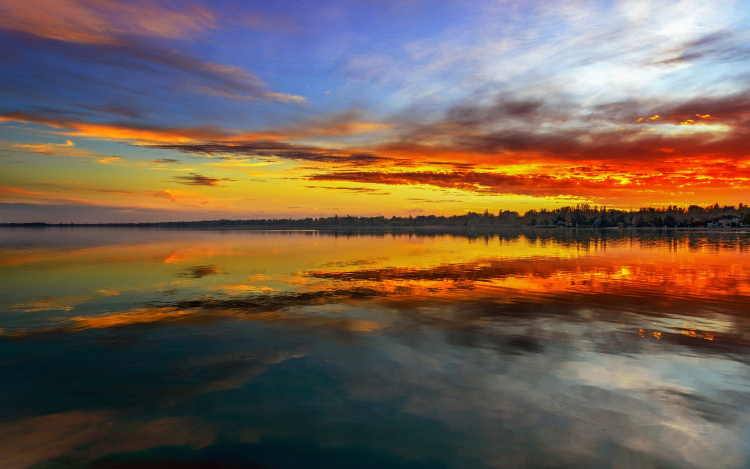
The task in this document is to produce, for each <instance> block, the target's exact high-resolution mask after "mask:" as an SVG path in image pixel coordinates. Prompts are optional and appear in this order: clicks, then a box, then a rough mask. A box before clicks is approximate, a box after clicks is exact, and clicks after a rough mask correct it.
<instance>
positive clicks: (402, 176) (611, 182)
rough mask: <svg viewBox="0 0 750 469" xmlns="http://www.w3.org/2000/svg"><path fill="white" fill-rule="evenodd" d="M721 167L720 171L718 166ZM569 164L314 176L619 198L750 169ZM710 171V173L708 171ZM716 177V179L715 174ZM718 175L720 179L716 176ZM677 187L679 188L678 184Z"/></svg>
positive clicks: (740, 178) (724, 183)
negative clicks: (612, 168)
mask: <svg viewBox="0 0 750 469" xmlns="http://www.w3.org/2000/svg"><path fill="white" fill-rule="evenodd" d="M718 171H721V170H718ZM588 172H589V169H588V168H585V167H584V168H571V169H570V170H569V171H568V174H567V175H559V176H553V175H545V174H507V173H497V172H480V171H403V172H388V171H339V172H335V171H332V172H327V173H318V174H314V175H312V176H310V177H309V178H308V180H310V181H346V182H353V183H364V184H385V185H407V186H433V187H439V188H445V189H458V190H462V191H467V192H474V193H484V194H495V195H499V194H518V195H526V196H532V197H556V196H581V197H597V198H607V197H609V198H613V199H614V198H618V197H627V196H632V195H633V191H642V192H644V193H645V192H648V191H675V190H678V191H682V192H684V191H688V190H690V189H691V188H693V189H695V188H703V187H705V186H706V184H710V185H711V187H714V188H717V189H718V188H723V189H727V188H732V187H737V185H740V186H741V185H744V184H746V183H747V182H749V181H750V168H747V169H744V170H741V171H740V172H739V173H735V174H731V175H728V176H727V178H726V179H724V180H720V181H718V182H717V181H711V182H707V181H706V179H705V176H704V173H703V172H692V173H690V172H684V171H682V172H680V171H678V170H677V169H674V170H673V174H669V175H664V174H642V175H634V174H628V175H627V177H622V176H621V177H610V176H600V175H599V174H597V173H598V171H597V170H596V169H594V168H591V172H592V173H593V174H587V173H588ZM709 174H711V173H710V172H709ZM711 179H713V178H711ZM716 179H719V178H718V177H717V178H716ZM678 188H679V189H678Z"/></svg>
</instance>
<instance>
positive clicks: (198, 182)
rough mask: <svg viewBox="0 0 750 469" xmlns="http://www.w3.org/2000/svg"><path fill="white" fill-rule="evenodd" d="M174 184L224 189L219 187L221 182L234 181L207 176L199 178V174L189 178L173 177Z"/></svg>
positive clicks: (192, 174) (191, 175) (193, 174)
mask: <svg viewBox="0 0 750 469" xmlns="http://www.w3.org/2000/svg"><path fill="white" fill-rule="evenodd" d="M173 179H174V180H175V182H178V183H180V184H185V185H188V186H209V187H224V186H220V185H219V183H220V182H221V181H234V179H229V178H223V179H217V178H210V177H207V176H201V175H200V174H195V173H191V174H190V175H189V176H175V177H174V178H173Z"/></svg>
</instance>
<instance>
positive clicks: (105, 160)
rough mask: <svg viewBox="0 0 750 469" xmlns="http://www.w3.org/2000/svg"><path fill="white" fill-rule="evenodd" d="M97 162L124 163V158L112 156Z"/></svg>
mask: <svg viewBox="0 0 750 469" xmlns="http://www.w3.org/2000/svg"><path fill="white" fill-rule="evenodd" d="M96 161H98V162H99V163H116V162H118V161H122V158H120V157H119V156H111V157H109V158H101V159H98V160H96Z"/></svg>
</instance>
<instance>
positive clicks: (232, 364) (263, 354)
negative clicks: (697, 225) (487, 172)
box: [0, 228, 750, 469]
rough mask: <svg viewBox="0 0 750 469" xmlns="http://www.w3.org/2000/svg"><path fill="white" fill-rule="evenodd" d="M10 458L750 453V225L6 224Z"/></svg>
mask: <svg viewBox="0 0 750 469" xmlns="http://www.w3.org/2000/svg"><path fill="white" fill-rule="evenodd" d="M0 266H1V268H0V292H1V293H2V295H1V296H0V312H1V314H0V467H3V468H6V469H7V468H27V467H34V468H53V467H66V468H68V467H70V468H73V467H75V468H78V467H82V468H132V467H141V468H178V467H194V468H198V467H201V468H202V467H228V468H279V469H287V468H327V469H328V468H384V467H389V468H480V469H481V468H493V467H500V468H546V467H550V468H552V467H555V468H557V467H570V468H601V467H612V468H630V467H638V468H640V467H645V468H649V467H653V468H656V467H659V468H662V467H665V468H667V467H668V468H672V467H674V468H695V467H703V468H745V467H749V466H750V366H749V365H750V235H749V234H748V233H738V232H729V231H726V232H721V231H718V232H674V231H670V232H666V231H661V232H659V231H656V230H654V231H637V230H632V231H631V230H609V231H596V230H578V231H576V230H563V229H560V230H543V229H540V230H530V229H529V230H515V231H499V232H494V233H476V232H475V233H472V232H467V233H461V232H447V233H440V232H395V233H392V232H374V233H367V232H334V231H275V232H272V231H265V232H264V231H198V230H195V231H190V230H156V229H150V230H149V229H144V230H138V229H109V228H47V229H20V228H18V229H0Z"/></svg>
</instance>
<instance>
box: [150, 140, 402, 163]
mask: <svg viewBox="0 0 750 469" xmlns="http://www.w3.org/2000/svg"><path fill="white" fill-rule="evenodd" d="M149 147H150V148H159V149H163V150H174V151H179V152H182V153H193V154H204V155H205V154H224V155H235V156H247V157H253V158H255V157H277V158H284V159H288V160H296V161H314V162H317V163H332V164H342V165H350V166H377V165H382V164H386V163H398V164H405V163H406V161H404V160H396V159H394V158H388V157H384V156H378V155H376V154H373V153H363V152H347V151H343V150H335V149H333V150H332V149H323V148H318V147H314V146H304V145H294V144H291V143H283V142H274V141H256V142H242V143H232V142H213V143H198V144H179V143H175V144H164V145H150V146H149Z"/></svg>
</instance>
